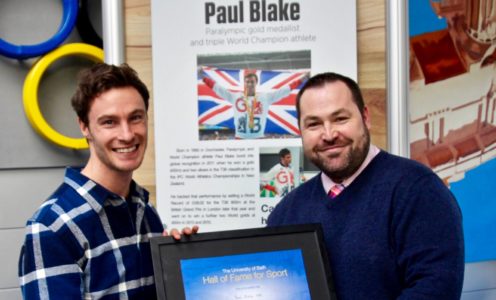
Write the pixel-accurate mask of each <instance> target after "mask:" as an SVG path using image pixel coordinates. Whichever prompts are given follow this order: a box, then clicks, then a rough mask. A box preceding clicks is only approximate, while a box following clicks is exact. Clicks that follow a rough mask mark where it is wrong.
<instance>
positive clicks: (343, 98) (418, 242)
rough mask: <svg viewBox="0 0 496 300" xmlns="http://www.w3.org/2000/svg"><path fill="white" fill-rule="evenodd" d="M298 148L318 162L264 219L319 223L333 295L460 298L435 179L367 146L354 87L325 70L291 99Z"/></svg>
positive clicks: (454, 241)
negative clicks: (294, 101)
mask: <svg viewBox="0 0 496 300" xmlns="http://www.w3.org/2000/svg"><path fill="white" fill-rule="evenodd" d="M297 112H298V122H299V125H300V130H301V133H302V142H303V148H304V151H305V155H306V156H307V157H308V158H309V159H310V160H311V161H312V162H313V163H314V164H315V165H316V166H318V167H319V168H320V170H321V174H320V176H315V177H314V178H312V179H311V180H309V181H307V182H306V183H304V184H303V185H301V186H299V187H298V188H297V189H295V190H293V191H292V192H291V193H290V194H289V195H288V196H286V197H285V198H284V199H283V200H282V201H281V202H280V203H279V204H278V205H277V206H276V208H275V209H274V211H273V212H272V213H271V215H270V216H269V219H268V225H269V226H275V225H283V224H302V223H317V222H318V223H321V224H322V227H323V230H324V239H325V243H326V248H327V252H328V255H329V260H330V267H331V270H332V272H333V278H334V284H335V287H336V292H337V297H338V299H433V300H434V299H436V300H440V299H459V298H460V295H461V290H462V283H463V272H464V243H463V232H462V223H461V213H460V209H459V207H458V204H457V202H456V200H455V199H454V197H453V195H452V194H451V193H450V191H449V190H448V189H447V188H446V186H445V185H444V184H443V182H442V181H441V180H440V179H439V177H438V176H437V175H436V174H434V173H433V172H432V171H431V170H430V169H428V168H426V167H424V166H422V165H420V164H419V163H417V162H415V161H412V160H409V159H405V158H401V157H397V156H394V155H391V154H388V153H387V152H385V151H382V150H380V149H378V148H377V147H376V146H374V145H371V144H370V135H369V128H370V117H369V112H368V110H367V108H366V107H365V105H364V102H363V99H362V96H361V92H360V89H359V87H358V85H357V84H356V83H355V82H354V81H353V80H351V79H349V78H347V77H344V76H341V75H338V74H335V73H325V74H319V75H316V76H314V77H313V78H310V79H309V80H308V81H307V83H306V84H305V86H304V87H303V88H302V89H301V90H300V92H299V94H298V96H297Z"/></svg>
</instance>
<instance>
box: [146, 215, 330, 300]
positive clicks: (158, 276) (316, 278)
mask: <svg viewBox="0 0 496 300" xmlns="http://www.w3.org/2000/svg"><path fill="white" fill-rule="evenodd" d="M268 239H269V240H270V243H269V242H267V241H268ZM150 247H151V253H152V259H153V269H154V273H155V285H156V289H157V297H158V299H165V300H171V299H174V300H183V299H185V298H184V297H185V296H184V288H183V281H182V276H181V270H180V260H181V259H191V258H207V257H216V256H225V255H237V254H249V253H256V252H266V251H278V250H289V249H299V250H301V252H302V256H303V263H304V265H305V271H306V275H307V280H308V287H309V291H310V295H311V297H312V299H336V298H335V297H336V296H335V289H334V285H333V281H332V274H331V271H330V265H329V261H328V258H327V252H326V248H325V246H324V243H323V234H322V228H321V225H320V224H303V225H288V226H279V227H265V228H255V229H241V230H229V231H217V232H207V233H199V234H195V235H192V236H188V237H186V236H183V237H182V238H181V240H180V241H176V240H174V239H173V238H172V237H170V236H168V237H155V238H152V239H151V240H150ZM322 285H324V286H325V287H324V288H323V286H322Z"/></svg>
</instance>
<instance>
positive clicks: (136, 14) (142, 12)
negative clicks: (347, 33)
mask: <svg viewBox="0 0 496 300" xmlns="http://www.w3.org/2000/svg"><path fill="white" fill-rule="evenodd" d="M150 1H151V0H124V5H125V26H126V28H125V32H126V33H125V37H126V57H127V62H128V63H129V64H130V65H131V66H132V67H133V68H135V69H136V70H137V71H138V72H139V74H140V76H141V78H142V79H143V80H144V81H145V83H146V84H147V85H148V87H149V88H150V92H152V89H153V82H152V59H151V54H152V51H151V49H152V40H151V7H150ZM385 3H386V2H385V1H384V0H357V16H358V20H357V28H358V32H357V35H358V82H359V84H360V86H361V87H362V88H363V92H364V97H365V101H366V103H367V105H368V106H369V110H370V113H371V116H372V129H371V136H372V142H373V143H374V144H376V145H378V146H379V147H381V148H383V149H385V148H386V140H387V139H386V38H385V36H386V27H385V23H386V22H385ZM149 115H150V123H149V124H150V127H149V130H150V131H149V132H150V135H149V145H148V151H147V154H146V157H145V161H144V163H143V165H142V166H141V167H140V169H139V170H137V171H136V173H135V179H136V180H137V181H138V182H139V183H140V184H142V185H144V186H145V187H146V188H147V189H148V190H149V191H150V192H151V198H152V201H153V202H154V201H155V197H156V194H155V151H154V150H155V147H154V138H153V135H154V131H155V128H154V126H153V124H154V122H153V94H152V99H151V102H150V111H149ZM164 130H167V129H164Z"/></svg>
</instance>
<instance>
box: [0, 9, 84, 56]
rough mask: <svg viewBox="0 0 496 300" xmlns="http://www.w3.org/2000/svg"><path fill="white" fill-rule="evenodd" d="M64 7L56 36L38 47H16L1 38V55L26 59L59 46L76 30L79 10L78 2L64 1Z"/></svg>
mask: <svg viewBox="0 0 496 300" xmlns="http://www.w3.org/2000/svg"><path fill="white" fill-rule="evenodd" d="M62 5H63V7H64V12H63V16H62V22H61V24H60V27H59V31H58V32H57V33H55V35H54V36H52V37H51V38H50V39H48V40H46V41H44V42H42V43H39V44H37V45H14V44H11V43H9V42H6V41H4V40H3V39H1V38H0V55H4V56H7V57H10V58H16V59H26V58H31V57H36V56H40V55H43V54H45V53H47V52H49V51H51V50H53V49H55V48H56V47H57V46H59V45H60V44H61V43H62V42H63V41H64V40H65V39H66V38H67V37H68V36H69V34H70V33H71V31H72V29H73V28H74V25H75V24H76V19H77V14H78V9H79V3H78V0H62Z"/></svg>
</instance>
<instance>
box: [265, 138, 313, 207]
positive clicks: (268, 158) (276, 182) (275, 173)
mask: <svg viewBox="0 0 496 300" xmlns="http://www.w3.org/2000/svg"><path fill="white" fill-rule="evenodd" d="M303 164H304V159H303V152H302V149H301V147H264V148H260V197H262V198H282V197H284V196H286V195H287V194H288V193H289V192H291V191H292V190H293V189H295V188H296V187H297V186H298V185H300V184H301V183H303V182H305V181H306V180H307V178H306V177H305V174H304V173H305V172H304V168H303Z"/></svg>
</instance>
